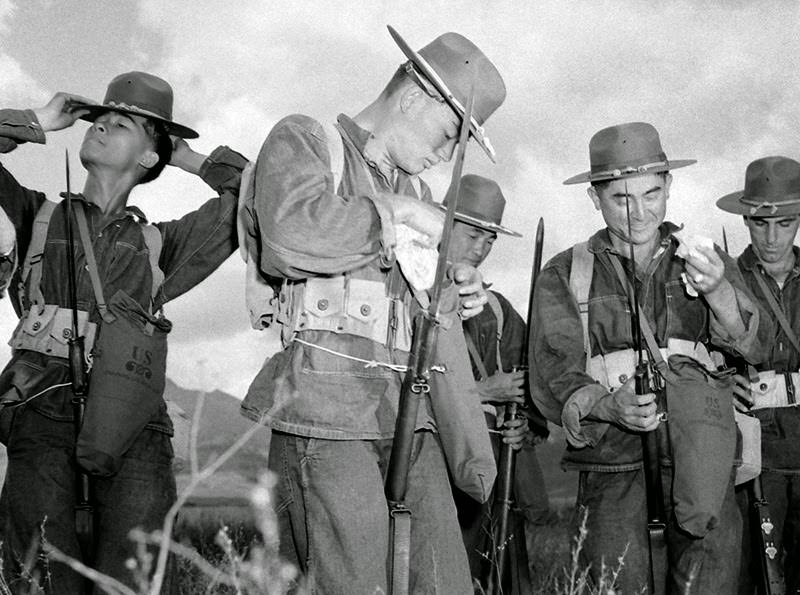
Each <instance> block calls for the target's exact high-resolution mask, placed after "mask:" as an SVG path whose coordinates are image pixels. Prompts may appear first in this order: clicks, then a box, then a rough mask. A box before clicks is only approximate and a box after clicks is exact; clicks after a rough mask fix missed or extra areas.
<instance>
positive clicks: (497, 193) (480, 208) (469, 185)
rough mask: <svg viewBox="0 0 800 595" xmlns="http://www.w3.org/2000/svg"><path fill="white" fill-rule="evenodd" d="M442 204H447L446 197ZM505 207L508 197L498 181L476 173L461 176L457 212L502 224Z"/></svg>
mask: <svg viewBox="0 0 800 595" xmlns="http://www.w3.org/2000/svg"><path fill="white" fill-rule="evenodd" d="M442 204H443V205H446V204H447V198H446V197H445V200H444V202H443V203H442ZM505 208H506V198H505V196H503V192H502V190H500V186H499V185H498V184H497V182H495V181H494V180H490V179H489V178H484V177H483V176H478V175H475V174H466V175H464V176H463V177H462V178H461V184H460V186H459V190H458V204H457V205H456V213H457V214H459V215H466V216H467V217H472V218H474V219H479V220H480V221H485V222H487V223H492V224H494V225H500V223H501V222H502V221H503V211H504V210H505Z"/></svg>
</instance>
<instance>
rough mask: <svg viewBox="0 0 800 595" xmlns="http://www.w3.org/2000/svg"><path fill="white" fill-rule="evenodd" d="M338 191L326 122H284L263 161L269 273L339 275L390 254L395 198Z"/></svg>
mask: <svg viewBox="0 0 800 595" xmlns="http://www.w3.org/2000/svg"><path fill="white" fill-rule="evenodd" d="M337 142H338V140H337ZM354 166H355V167H358V165H357V164H355V165H354ZM365 173H366V172H365ZM335 190H336V189H335V188H334V175H333V173H332V172H331V165H330V155H329V152H328V147H327V141H326V136H325V132H324V130H323V128H322V126H321V125H320V124H319V123H318V122H316V121H315V120H313V119H311V118H309V117H307V116H299V115H295V116H289V117H287V118H284V119H283V120H281V121H280V122H279V123H278V124H277V125H276V126H275V127H274V128H273V129H272V131H271V132H270V134H269V136H268V137H267V139H266V141H265V142H264V145H263V146H262V148H261V152H260V154H259V157H258V163H257V166H256V179H255V211H256V215H257V219H258V223H259V228H260V235H261V248H262V252H261V268H262V270H263V271H264V272H265V273H267V274H268V275H272V276H278V277H288V278H293V279H297V278H305V277H309V276H314V275H335V274H341V273H344V272H347V271H350V270H354V269H357V268H360V267H362V266H364V265H365V264H367V263H369V262H371V261H373V260H375V259H376V258H380V257H382V256H383V255H385V253H386V248H387V247H386V246H385V244H386V243H388V242H391V241H392V239H391V236H392V234H391V233H387V231H388V230H389V225H390V222H389V214H388V209H387V207H386V202H385V201H386V200H387V198H386V197H383V196H374V195H369V194H365V195H350V196H341V195H338V194H336V191H335Z"/></svg>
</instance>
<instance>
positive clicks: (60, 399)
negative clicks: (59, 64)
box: [0, 110, 247, 434]
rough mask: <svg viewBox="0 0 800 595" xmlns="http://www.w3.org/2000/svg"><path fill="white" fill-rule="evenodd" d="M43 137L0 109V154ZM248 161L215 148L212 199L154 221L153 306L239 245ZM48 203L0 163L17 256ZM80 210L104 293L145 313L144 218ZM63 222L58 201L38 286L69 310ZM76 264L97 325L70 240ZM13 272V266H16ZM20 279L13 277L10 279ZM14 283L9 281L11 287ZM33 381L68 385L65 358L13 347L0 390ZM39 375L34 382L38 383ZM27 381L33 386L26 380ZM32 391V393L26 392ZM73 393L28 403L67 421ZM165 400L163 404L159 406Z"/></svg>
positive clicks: (148, 283)
mask: <svg viewBox="0 0 800 595" xmlns="http://www.w3.org/2000/svg"><path fill="white" fill-rule="evenodd" d="M44 141H45V136H44V132H43V131H42V129H41V127H40V125H39V123H38V121H37V120H36V116H35V114H34V113H33V112H32V111H30V110H25V111H20V110H0V152H4V153H5V152H8V151H11V150H13V149H14V148H16V146H17V145H18V144H21V143H24V142H37V143H43V142H44ZM246 163H247V160H246V159H245V158H244V157H242V156H241V155H239V154H238V153H236V152H234V151H232V150H231V149H229V148H227V147H219V148H217V149H216V150H215V151H214V152H213V153H212V154H211V155H210V156H209V158H208V159H206V161H205V162H204V163H203V165H202V167H201V170H200V176H201V177H202V179H203V180H204V181H205V182H206V183H207V184H208V185H209V186H211V188H213V189H214V190H215V191H216V192H217V193H218V194H219V196H218V197H215V198H212V199H210V200H208V201H207V202H205V203H204V204H203V205H202V206H201V207H200V208H199V209H197V210H195V211H192V212H190V213H187V214H186V215H184V216H183V217H181V218H180V219H177V220H174V221H165V222H161V223H156V224H155V225H156V226H157V227H158V229H159V231H160V232H161V236H162V241H163V245H162V249H161V253H160V256H159V268H160V269H161V270H162V271H163V273H164V282H163V285H162V286H161V289H160V291H159V293H158V295H157V296H156V298H155V304H154V309H157V308H160V307H161V306H162V305H163V304H165V303H166V302H168V301H170V300H172V299H174V298H176V297H178V296H180V295H182V294H184V293H185V292H186V291H188V290H189V289H191V288H192V287H194V286H195V285H197V284H198V283H200V282H201V281H202V280H203V279H205V278H206V277H208V276H209V275H210V274H211V273H212V272H213V271H214V270H216V268H217V267H219V265H221V264H222V263H223V262H224V261H225V259H226V258H228V256H230V254H231V253H232V252H233V251H234V250H235V249H236V247H237V245H238V241H237V236H236V206H237V196H238V191H239V182H240V175H241V170H242V169H243V168H244V166H245V164H246ZM45 200H46V197H45V195H44V194H43V193H42V192H38V191H36V190H30V189H28V188H25V187H24V186H22V185H21V184H20V183H19V182H18V181H17V180H16V179H15V178H14V176H13V175H11V173H9V172H8V170H6V169H5V168H4V167H3V166H2V165H0V207H2V208H3V209H5V211H6V213H7V214H8V216H9V218H10V219H11V221H12V222H13V223H14V226H15V228H16V232H17V240H18V249H19V254H20V257H21V258H22V256H23V255H24V254H25V252H26V251H27V249H28V244H29V243H30V240H31V229H32V224H33V221H34V218H35V216H36V213H37V212H38V210H39V207H40V206H41V205H42V203H43V202H44V201H45ZM84 207H85V211H86V217H87V222H88V227H89V233H90V236H91V237H92V238H93V239H92V246H93V248H94V253H95V257H96V259H97V266H98V270H99V272H100V279H101V284H102V287H103V294H104V295H105V296H106V298H107V299H108V298H110V297H111V296H113V295H114V294H115V293H116V292H117V291H118V290H123V291H125V292H126V293H127V294H128V295H130V296H131V297H132V298H134V299H135V300H136V301H137V302H138V303H139V304H140V305H141V306H142V307H143V309H145V310H149V309H150V300H151V288H152V269H151V266H150V263H149V256H148V250H147V246H146V244H145V241H144V236H143V235H142V232H141V229H140V225H142V224H144V223H146V222H147V220H146V218H145V216H144V214H143V213H142V212H141V211H140V210H139V209H137V208H136V207H133V206H130V207H128V208H126V209H125V210H124V211H123V212H121V213H118V214H114V215H108V216H107V215H104V214H103V212H102V211H101V209H100V208H99V207H98V206H97V205H95V204H93V203H91V202H89V201H86V200H84ZM65 238H66V225H65V218H64V210H63V203H61V204H60V205H58V206H57V207H56V208H55V211H54V212H53V215H52V217H51V219H50V225H49V227H48V231H47V241H46V244H45V250H44V257H43V263H44V265H43V271H42V282H41V290H42V294H43V296H44V298H45V303H47V304H55V305H58V306H61V307H65V308H69V307H70V301H69V296H68V287H67V279H66V271H67V253H66V250H65V249H64V247H65V243H66V239H65ZM75 257H76V263H77V265H78V266H77V273H78V274H77V279H76V282H77V293H78V307H79V309H81V310H85V311H88V312H89V319H90V320H91V321H92V322H99V321H100V315H99V312H98V310H97V308H96V307H95V297H94V292H93V289H92V285H91V280H90V278H89V274H88V271H87V270H86V268H85V267H84V266H83V264H82V263H83V262H84V260H85V258H84V253H83V247H82V245H81V242H80V241H79V240H78V239H77V233H76V242H75ZM18 274H19V271H18ZM15 281H17V282H18V278H15ZM15 285H16V283H15V284H14V285H12V288H13V287H15ZM9 293H10V295H11V298H12V300H14V302H15V307H16V308H17V311H18V313H19V312H20V304H19V300H18V297H17V295H16V291H15V290H14V289H12V290H11V291H9ZM17 374H21V375H24V376H26V377H28V378H32V379H33V380H28V381H26V382H27V383H28V386H29V389H30V391H31V394H33V393H34V391H35V390H36V388H37V387H38V388H46V387H47V386H52V385H55V384H61V383H69V371H68V367H67V362H66V360H65V359H62V358H56V357H51V356H47V355H43V354H40V353H36V352H33V351H26V350H16V351H15V352H14V353H13V354H12V358H11V361H10V362H9V363H8V365H7V366H6V368H5V370H4V371H3V374H2V376H0V393H4V392H5V391H6V390H8V389H9V388H10V386H9V385H10V383H12V382H14V383H15V384H16V383H17V382H21V378H20V377H18V378H17V380H16V381H15V380H14V377H15V375H17ZM37 378H38V381H37V380H36V379H37ZM31 382H33V384H30V383H31ZM27 396H30V395H27ZM70 399H71V391H70V389H69V387H62V388H58V389H55V390H51V391H49V392H47V393H46V394H44V395H42V396H40V397H37V398H36V399H35V400H33V401H32V402H31V403H30V404H28V405H26V406H30V407H32V408H33V409H35V410H37V411H38V412H40V413H42V414H43V415H46V416H48V417H50V418H52V419H55V420H58V421H70V420H72V415H73V414H72V405H71V403H70ZM162 405H163V403H162ZM148 427H151V428H153V429H157V430H159V431H163V432H166V433H170V434H171V432H172V425H171V423H170V421H169V417H168V416H167V414H166V406H164V407H162V411H161V412H159V414H158V417H157V419H154V420H153V422H152V423H151V424H150V425H148Z"/></svg>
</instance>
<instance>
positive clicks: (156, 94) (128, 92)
mask: <svg viewBox="0 0 800 595" xmlns="http://www.w3.org/2000/svg"><path fill="white" fill-rule="evenodd" d="M172 104H173V93H172V87H171V86H170V84H169V83H168V82H167V81H165V80H164V79H162V78H159V77H157V76H155V75H152V74H149V73H147V72H137V71H134V72H126V73H124V74H120V75H118V76H115V77H114V79H113V80H112V81H111V82H110V83H109V84H108V88H107V89H106V96H105V99H103V103H102V104H95V105H84V104H80V105H75V106H74V108H73V109H80V110H85V111H86V112H87V113H86V114H84V115H82V116H81V118H82V119H84V120H88V121H89V122H94V120H95V119H96V118H97V117H98V116H100V114H104V113H106V112H109V111H114V112H119V113H123V114H134V115H136V116H142V117H145V118H149V119H151V120H154V121H156V122H158V123H160V124H161V125H163V126H164V128H165V129H166V131H167V133H169V134H172V135H174V136H178V137H181V138H197V137H198V136H199V135H198V134H197V132H195V131H194V130H192V129H191V128H189V127H188V126H184V125H183V124H178V123H177V122H175V121H173V119H172Z"/></svg>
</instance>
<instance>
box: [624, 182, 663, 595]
mask: <svg viewBox="0 0 800 595" xmlns="http://www.w3.org/2000/svg"><path fill="white" fill-rule="evenodd" d="M625 211H626V216H627V218H628V246H629V247H630V259H631V273H632V275H631V283H630V285H631V293H632V294H633V296H632V298H633V304H632V307H631V326H632V327H633V344H634V346H635V349H636V351H637V362H636V368H635V372H634V378H635V387H636V394H637V395H644V394H647V393H648V392H650V391H651V388H650V387H651V376H652V375H651V373H650V364H649V362H650V361H652V358H650V359H648V361H647V362H646V361H645V359H644V351H645V349H646V347H645V346H644V344H643V342H642V327H641V325H640V319H639V315H640V310H639V292H638V291H637V289H636V260H635V259H634V252H633V239H632V237H631V233H632V232H631V209H630V199H629V197H628V188H627V183H626V187H625ZM659 415H662V416H663V414H662V413H659ZM642 453H643V459H644V482H645V493H646V497H647V542H648V549H649V553H650V590H649V592H650V593H652V594H653V595H663V594H664V593H666V578H667V541H666V528H667V525H666V514H665V512H664V488H663V486H662V484H661V447H660V444H659V441H658V434H657V430H654V431H652V432H646V433H643V434H642Z"/></svg>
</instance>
